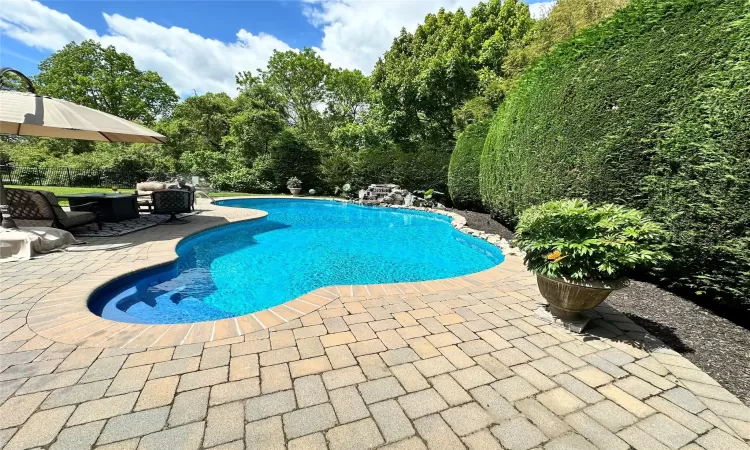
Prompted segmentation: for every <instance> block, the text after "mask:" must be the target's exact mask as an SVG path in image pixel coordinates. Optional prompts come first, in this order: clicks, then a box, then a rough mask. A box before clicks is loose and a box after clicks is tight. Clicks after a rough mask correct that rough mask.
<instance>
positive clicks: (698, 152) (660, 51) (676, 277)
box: [480, 0, 750, 302]
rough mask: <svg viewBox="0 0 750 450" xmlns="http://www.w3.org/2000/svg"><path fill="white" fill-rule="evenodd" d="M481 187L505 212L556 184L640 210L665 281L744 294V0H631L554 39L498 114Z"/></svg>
mask: <svg viewBox="0 0 750 450" xmlns="http://www.w3.org/2000/svg"><path fill="white" fill-rule="evenodd" d="M480 190H481V194H482V199H483V202H484V203H485V206H486V207H488V208H489V210H490V211H491V213H492V214H493V215H495V216H497V217H500V218H501V219H504V220H505V221H507V222H510V223H514V222H515V221H516V220H517V217H518V215H519V214H520V213H521V212H522V211H523V210H525V209H526V208H528V207H529V206H531V205H534V204H538V203H543V202H545V201H548V200H555V199H560V198H565V197H582V198H585V199H587V200H589V201H591V202H594V203H604V202H607V203H610V202H611V203H617V204H623V205H626V206H629V207H635V208H638V209H643V210H644V211H645V212H646V213H647V214H648V215H649V216H651V217H653V218H654V219H656V220H658V221H659V222H661V223H663V224H664V226H665V228H666V229H667V231H669V232H670V234H671V248H670V252H671V254H672V257H673V260H672V263H671V264H669V265H666V266H665V267H663V268H664V269H665V272H664V274H665V275H666V277H667V280H668V281H669V282H670V283H671V284H672V285H675V286H683V287H688V288H690V289H693V290H694V291H695V292H697V293H705V294H708V295H710V296H711V297H712V298H714V299H718V300H726V301H731V300H734V301H745V302H747V301H748V300H747V299H750V195H749V194H748V193H750V3H748V2H747V0H723V1H720V2H717V1H714V0H633V2H631V4H630V5H629V6H627V7H625V8H624V9H622V10H620V11H618V12H617V13H615V14H614V15H613V16H612V17H611V18H609V19H607V20H605V21H604V22H602V23H601V24H600V25H598V26H594V27H592V28H589V29H587V30H585V31H584V32H582V33H581V34H580V35H578V36H577V37H575V38H573V39H572V40H570V41H568V42H566V43H563V44H561V45H559V46H558V47H556V48H555V49H554V50H553V51H552V52H551V53H550V54H549V55H548V56H547V57H545V58H543V59H542V60H540V61H539V62H538V63H537V64H536V65H535V66H534V67H532V68H531V69H529V70H528V71H527V72H526V73H525V74H524V75H523V76H522V78H521V80H520V81H519V83H518V85H517V86H516V87H515V88H514V90H513V91H512V92H511V93H510V95H509V96H508V97H507V99H506V101H505V102H504V103H503V105H502V106H501V107H500V109H499V110H498V112H497V114H496V115H495V117H494V119H493V123H492V126H491V128H490V131H489V134H488V136H487V139H486V141H485V144H484V150H483V153H482V158H481V169H480ZM743 299H744V300H743Z"/></svg>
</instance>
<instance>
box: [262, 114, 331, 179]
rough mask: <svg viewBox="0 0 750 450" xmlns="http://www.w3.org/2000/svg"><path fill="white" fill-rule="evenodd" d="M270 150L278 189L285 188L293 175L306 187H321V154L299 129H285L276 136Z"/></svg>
mask: <svg viewBox="0 0 750 450" xmlns="http://www.w3.org/2000/svg"><path fill="white" fill-rule="evenodd" d="M269 150H270V155H271V168H272V170H273V174H274V178H275V182H276V188H277V189H278V190H282V189H285V187H286V182H287V180H288V179H289V178H291V177H297V178H299V179H300V180H301V181H302V185H303V186H304V187H305V188H306V189H309V188H316V187H319V186H318V185H317V184H318V182H319V178H318V173H319V165H320V156H319V154H318V152H317V151H316V150H315V149H314V148H312V147H311V146H310V145H308V144H307V143H306V142H305V139H304V138H303V137H302V136H300V133H299V132H298V131H295V130H294V129H291V128H287V129H285V130H284V131H282V132H281V133H279V134H278V135H277V136H276V138H274V140H273V141H272V142H271V145H270V146H269Z"/></svg>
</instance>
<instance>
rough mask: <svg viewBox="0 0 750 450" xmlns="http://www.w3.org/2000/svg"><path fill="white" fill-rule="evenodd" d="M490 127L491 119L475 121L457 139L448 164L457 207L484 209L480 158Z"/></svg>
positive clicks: (450, 187)
mask: <svg viewBox="0 0 750 450" xmlns="http://www.w3.org/2000/svg"><path fill="white" fill-rule="evenodd" d="M489 127H490V123H489V121H484V122H479V123H473V124H471V125H469V126H467V127H466V129H465V130H464V131H463V133H461V135H460V136H459V137H458V140H457V141H456V148H455V149H453V154H452V155H451V162H450V165H449V166H448V192H450V195H451V200H453V204H454V205H455V206H456V207H457V208H464V209H474V210H479V209H482V196H481V194H480V193H479V158H480V157H481V155H482V147H483V146H484V138H486V137H487V131H488V129H489Z"/></svg>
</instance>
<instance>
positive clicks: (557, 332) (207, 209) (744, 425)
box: [0, 203, 750, 450]
mask: <svg viewBox="0 0 750 450" xmlns="http://www.w3.org/2000/svg"><path fill="white" fill-rule="evenodd" d="M200 209H202V211H201V213H200V214H198V215H196V216H192V217H191V218H190V221H189V223H188V224H185V225H182V226H180V227H153V228H150V229H147V230H143V231H139V232H135V233H131V234H129V235H127V236H123V237H112V238H87V241H89V243H88V244H85V245H84V246H76V247H75V248H72V249H70V250H69V251H67V252H62V253H56V254H49V255H44V256H42V257H40V258H37V259H34V260H30V261H18V262H2V263H0V329H1V330H2V331H1V332H0V417H1V418H2V419H1V420H0V447H2V448H8V449H21V448H34V447H38V448H47V449H51V450H64V449H78V448H90V447H91V446H92V445H96V446H98V448H101V449H104V450H114V449H120V450H122V449H132V450H136V449H138V448H140V449H147V450H148V449H160V448H175V449H178V448H184V449H199V448H207V449H208V448H212V449H215V450H240V449H245V448H264V449H265V448H268V449H276V448H278V449H283V448H293V449H317V448H321V449H323V448H331V449H349V448H351V449H355V448H375V447H379V446H383V448H389V449H401V450H406V449H426V448H439V449H447V448H454V447H455V448H465V447H468V448H470V449H495V448H505V449H506V450H516V449H517V450H526V449H532V448H534V449H544V450H561V449H576V450H588V449H592V448H599V449H606V450H627V449H629V448H634V449H636V450H641V449H649V450H651V449H656V450H658V449H675V450H677V449H679V450H728V449H732V450H734V449H746V450H750V447H749V446H748V445H747V444H748V441H749V440H750V409H748V408H747V407H746V406H745V405H743V404H742V403H741V402H740V401H739V400H738V399H737V398H736V397H735V396H733V395H732V394H731V393H729V392H728V391H726V390H725V389H724V388H722V387H721V386H720V385H719V384H718V383H717V382H716V381H714V380H713V379H711V378H710V377H708V376H707V375H706V374H705V373H703V372H702V371H700V370H699V369H698V368H697V367H695V366H694V365H693V364H692V363H690V362H689V361H687V360H686V359H684V358H683V357H682V356H680V355H679V354H677V353H675V352H673V351H672V350H670V349H668V348H666V347H665V346H663V345H662V344H661V343H659V342H658V341H656V340H655V339H654V338H653V337H652V336H649V335H646V334H645V333H644V332H643V330H642V329H640V328H639V327H637V326H636V325H634V324H633V323H631V322H630V321H629V319H628V318H627V317H625V316H623V315H621V314H620V313H618V312H617V311H615V310H614V309H613V308H611V307H610V306H608V305H606V304H603V305H602V306H600V307H599V308H596V309H595V310H593V311H592V314H594V315H595V316H597V317H596V318H595V320H594V321H593V324H594V325H596V328H592V329H591V330H592V331H594V332H595V333H596V335H594V334H593V333H584V334H583V335H577V334H574V333H570V332H568V331H565V330H562V329H559V328H555V327H553V326H550V325H547V324H545V323H544V322H542V321H540V320H539V319H537V318H536V317H535V316H534V312H533V311H534V310H535V309H536V308H537V307H538V305H539V304H543V303H544V300H543V298H542V297H541V295H540V294H539V292H538V290H537V288H536V281H535V279H534V276H533V275H531V274H529V273H528V272H527V271H526V270H525V269H524V268H523V265H522V262H521V260H520V258H519V257H518V256H516V255H512V254H508V255H506V259H505V261H504V262H503V263H502V264H500V265H498V266H497V267H494V268H491V269H488V270H487V271H484V272H480V273H477V274H472V275H467V276H465V277H459V278H455V279H450V280H435V281H427V282H420V283H397V284H389V285H368V286H329V287H326V288H323V289H319V290H317V291H314V292H312V293H309V294H306V295H304V296H302V297H300V298H299V299H297V300H294V301H291V302H290V303H288V304H287V305H286V306H278V307H274V309H273V311H259V312H257V313H255V314H253V315H248V316H242V317H238V318H232V319H228V320H222V321H216V322H213V323H201V324H176V325H173V326H169V327H162V326H153V327H148V326H141V325H130V324H117V323H115V324H112V323H105V322H102V321H100V320H99V319H97V318H95V317H93V316H92V315H89V314H88V313H87V312H85V310H84V311H83V312H80V313H73V314H68V312H69V311H68V310H67V308H72V307H74V306H75V305H83V304H85V302H86V300H87V297H86V296H87V295H88V292H90V291H91V290H92V289H94V288H96V287H98V286H99V285H101V284H102V283H103V282H105V281H106V280H107V279H108V278H112V277H116V276H120V275H123V274H125V273H126V272H128V271H131V270H133V269H136V268H144V267H147V266H149V265H153V264H154V263H164V262H168V261H169V260H170V259H169V258H172V257H173V254H174V248H175V245H176V244H177V243H178V241H179V238H181V237H183V236H186V235H188V234H191V233H194V232H197V231H200V230H202V229H205V228H207V227H210V226H215V225H219V224H223V223H226V222H227V221H229V222H232V221H236V220H243V219H248V218H254V217H257V216H258V214H259V213H258V212H256V211H254V210H249V209H239V208H226V207H221V206H216V205H209V204H207V203H201V204H200ZM459 222H460V220H459ZM490 239H492V237H490ZM122 244H126V245H124V246H123V245H122ZM81 250H83V251H81ZM300 314H302V316H300ZM75 320H78V321H79V322H74V321H75ZM77 323H79V324H80V326H79V328H77V329H76V328H75V327H76V324H77ZM105 325H106V326H105ZM608 336H611V337H608ZM615 336H616V337H615Z"/></svg>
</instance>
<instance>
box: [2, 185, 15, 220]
mask: <svg viewBox="0 0 750 450" xmlns="http://www.w3.org/2000/svg"><path fill="white" fill-rule="evenodd" d="M0 213H2V215H3V222H2V223H1V224H0V227H2V228H16V222H14V221H13V217H12V216H11V214H10V208H9V207H8V198H7V197H6V195H5V185H4V184H3V175H2V173H0Z"/></svg>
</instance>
